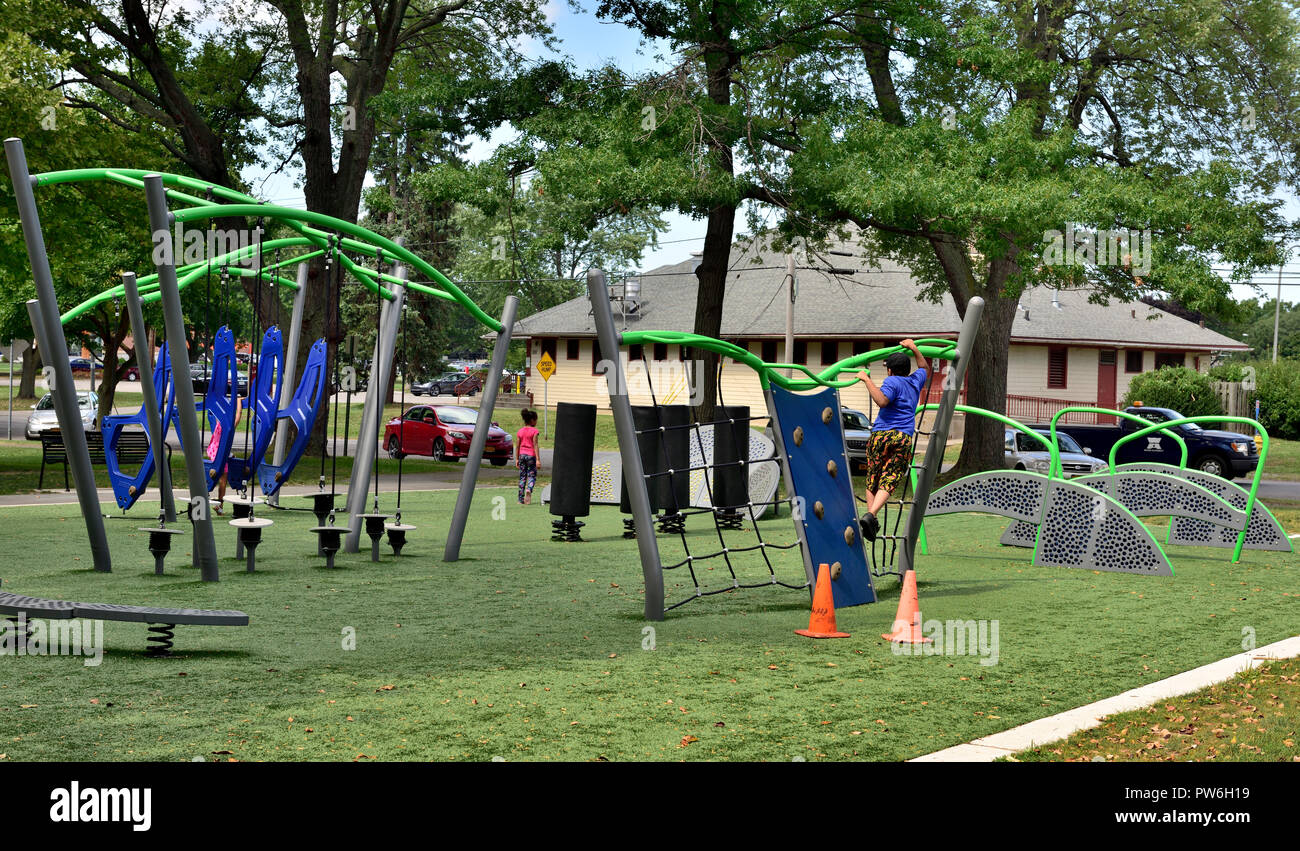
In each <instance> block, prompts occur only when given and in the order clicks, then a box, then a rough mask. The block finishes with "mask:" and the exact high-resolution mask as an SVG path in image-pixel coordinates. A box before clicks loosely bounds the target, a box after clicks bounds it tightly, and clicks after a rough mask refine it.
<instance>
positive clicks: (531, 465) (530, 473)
mask: <svg viewBox="0 0 1300 851" xmlns="http://www.w3.org/2000/svg"><path fill="white" fill-rule="evenodd" d="M520 416H521V417H523V420H524V427H523V428H521V429H519V433H518V434H517V435H516V441H515V466H516V467H518V468H519V504H520V505H528V504H529V503H530V502H532V501H533V486H534V485H536V484H537V462H538V460H539V459H540V458H541V457H542V451H541V447H540V446H539V444H538V437H539V436H540V435H541V432H539V431H538V430H537V412H536V411H530V410H528V409H527V408H525V409H524V410H523V411H520Z"/></svg>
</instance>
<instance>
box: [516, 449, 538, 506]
mask: <svg viewBox="0 0 1300 851" xmlns="http://www.w3.org/2000/svg"><path fill="white" fill-rule="evenodd" d="M536 484H537V459H536V458H534V457H533V456H531V455H520V456H519V501H520V502H521V503H522V502H523V501H524V495H525V494H529V493H532V492H533V486H534V485H536Z"/></svg>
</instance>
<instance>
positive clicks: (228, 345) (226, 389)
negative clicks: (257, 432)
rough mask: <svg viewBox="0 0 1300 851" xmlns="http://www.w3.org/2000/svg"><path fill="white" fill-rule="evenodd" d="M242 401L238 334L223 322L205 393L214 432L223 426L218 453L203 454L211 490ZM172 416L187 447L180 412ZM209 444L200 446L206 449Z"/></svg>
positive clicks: (232, 436) (223, 462)
mask: <svg viewBox="0 0 1300 851" xmlns="http://www.w3.org/2000/svg"><path fill="white" fill-rule="evenodd" d="M237 404H239V367H238V363H237V362H236V360H235V335H234V334H232V333H230V329H229V328H227V327H226V326H225V325H222V326H221V327H220V328H218V329H217V334H216V337H215V339H214V340H213V344H212V377H211V378H209V379H208V389H207V393H206V394H205V395H204V397H203V410H204V411H206V412H207V416H208V424H209V425H210V427H211V430H212V431H213V432H215V431H216V429H217V426H218V425H220V426H221V436H220V437H219V438H218V439H217V452H216V457H214V458H208V457H207V454H206V453H204V456H203V472H204V474H205V476H204V478H206V479H207V485H208V490H209V491H211V490H212V489H213V488H214V487H216V484H217V481H218V480H219V479H220V478H221V471H222V470H223V469H225V466H226V462H227V460H229V457H230V447H231V444H232V443H233V442H234V439H235V406H236V405H237ZM172 418H173V419H175V420H176V421H177V422H176V436H177V438H179V439H180V441H181V450H182V451H185V439H184V437H182V436H181V428H180V419H179V418H180V414H179V413H177V412H176V410H175V408H173V409H172ZM203 449H206V447H200V449H199V451H203Z"/></svg>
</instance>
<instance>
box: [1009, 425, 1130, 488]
mask: <svg viewBox="0 0 1300 851" xmlns="http://www.w3.org/2000/svg"><path fill="white" fill-rule="evenodd" d="M1034 431H1036V432H1038V433H1039V434H1041V435H1042V436H1043V437H1046V438H1047V439H1048V440H1051V431H1050V430H1049V429H1041V428H1036V429H1034ZM1004 439H1005V448H1006V463H1007V467H1009V468H1011V469H1013V470H1032V471H1033V472H1035V473H1046V472H1047V471H1048V470H1050V469H1051V466H1052V453H1051V452H1048V451H1047V449H1046V447H1044V446H1043V444H1041V443H1039V442H1038V441H1037V440H1034V439H1033V438H1032V437H1030V436H1029V435H1027V434H1025V433H1024V432H1023V431H1019V430H1017V429H1013V428H1009V429H1006V431H1005V433H1004ZM1056 440H1057V443H1058V444H1059V445H1060V447H1061V470H1062V472H1063V474H1064V475H1065V478H1067V479H1072V478H1074V477H1075V476H1086V475H1089V474H1091V473H1104V472H1106V470H1107V469H1109V466H1108V465H1107V464H1106V462H1105V461H1104V460H1102V459H1101V458H1094V457H1092V455H1090V454H1089V452H1088V450H1086V449H1084V448H1083V447H1082V446H1080V445H1079V444H1078V443H1077V442H1076V441H1075V440H1074V438H1072V437H1070V435H1068V434H1066V433H1065V432H1063V431H1061V430H1060V429H1059V428H1058V429H1057V432H1056Z"/></svg>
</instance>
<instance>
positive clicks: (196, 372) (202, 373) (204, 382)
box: [190, 363, 248, 396]
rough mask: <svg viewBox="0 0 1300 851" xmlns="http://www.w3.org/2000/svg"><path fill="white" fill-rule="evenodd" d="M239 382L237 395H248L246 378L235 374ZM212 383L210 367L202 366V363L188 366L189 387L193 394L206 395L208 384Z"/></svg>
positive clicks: (243, 375)
mask: <svg viewBox="0 0 1300 851" xmlns="http://www.w3.org/2000/svg"><path fill="white" fill-rule="evenodd" d="M236 375H237V376H238V379H237V380H238V382H239V395H240V396H247V395H248V376H247V375H245V374H244V373H242V372H239V373H236ZM211 381H212V365H211V364H209V365H208V366H206V367H205V366H204V365H203V364H202V363H192V364H190V385H191V386H192V387H193V388H194V392H195V393H207V392H208V384H209V383H211Z"/></svg>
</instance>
